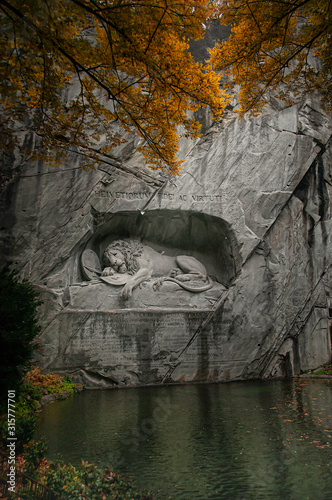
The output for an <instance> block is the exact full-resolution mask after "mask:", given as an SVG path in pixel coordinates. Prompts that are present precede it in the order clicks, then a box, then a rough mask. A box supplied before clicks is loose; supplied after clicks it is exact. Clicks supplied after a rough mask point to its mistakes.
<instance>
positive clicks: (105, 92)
mask: <svg viewBox="0 0 332 500" xmlns="http://www.w3.org/2000/svg"><path fill="white" fill-rule="evenodd" d="M0 4H1V1H0ZM213 9H214V6H213V5H211V2H209V1H208V0H200V1H197V0H167V2H166V1H165V0H145V1H144V2H127V1H126V2H125V1H122V0H121V1H119V0H107V1H106V0H99V1H98V2H88V1H86V0H61V1H60V0H52V1H51V2H47V3H46V2H44V1H42V0H27V1H26V2H25V3H24V4H22V3H21V2H20V1H19V0H10V1H9V2H7V1H6V7H5V8H4V13H5V15H4V16H3V17H2V18H1V20H0V22H1V24H2V26H1V27H2V30H1V31H0V33H1V34H0V36H2V37H3V38H4V41H5V42H6V43H5V44H4V45H3V47H5V48H2V49H0V55H1V60H2V61H4V65H5V70H6V79H5V80H4V83H3V84H2V85H1V87H0V94H1V96H2V98H3V100H4V103H5V106H6V108H7V109H8V117H7V123H8V120H9V121H10V115H11V113H13V115H12V116H14V118H15V120H21V121H22V122H23V121H24V120H25V115H26V113H27V112H28V114H29V116H30V127H31V128H32V129H33V130H34V131H35V133H36V134H37V136H38V137H40V138H41V139H40V140H41V143H40V146H41V149H40V151H42V150H43V151H44V153H45V154H46V156H47V157H48V158H49V159H50V157H51V156H52V155H53V156H54V155H55V156H56V155H57V154H63V150H64V149H66V150H68V149H69V150H75V151H79V152H80V154H83V155H85V156H91V155H92V157H93V161H94V160H96V159H97V157H98V151H103V152H106V151H110V150H111V149H112V148H114V147H116V146H117V145H118V144H119V142H120V141H121V137H120V136H119V134H116V133H115V132H114V131H113V123H114V122H115V121H116V122H117V123H120V124H121V126H122V128H123V130H124V131H126V132H129V131H133V130H134V131H136V133H138V134H139V135H140V136H141V137H142V138H143V139H144V143H143V144H142V145H141V150H142V152H143V154H144V156H145V158H146V159H147V160H148V161H149V162H150V163H151V165H153V168H162V169H164V170H166V171H170V172H172V173H178V171H179V168H180V165H181V162H180V161H179V160H178V159H177V147H178V138H177V135H176V129H177V127H178V126H179V125H182V126H183V127H184V128H186V130H187V133H188V134H189V135H190V136H193V137H197V136H198V124H197V123H194V122H191V121H190V120H188V118H187V116H186V112H187V111H188V110H191V111H195V110H196V109H197V108H198V107H200V106H202V105H204V106H206V105H209V106H211V109H212V111H213V113H214V115H215V117H216V118H219V117H220V116H221V113H222V111H223V109H224V107H225V105H226V104H227V96H226V95H223V93H222V92H220V89H219V78H218V76H217V75H216V74H215V73H214V72H213V71H212V69H211V68H210V67H208V66H201V65H199V64H198V63H195V62H194V60H193V58H192V57H191V55H190V53H189V52H188V40H189V38H190V37H191V38H199V37H202V36H203V34H204V23H205V22H206V20H207V19H208V18H209V16H212V15H213ZM70 82H72V83H71V85H70ZM4 118H5V117H4ZM3 121H4V122H5V121H6V120H3ZM10 135H11V136H12V139H13V141H12V142H15V141H14V139H15V137H14V135H15V134H13V130H12V129H11V127H10V126H9V125H8V127H7V134H6V137H7V138H8V137H10ZM3 137H5V131H4V134H3ZM11 146H13V144H12V145H11ZM9 147H10V145H9V144H8V141H7V139H6V142H5V143H3V148H7V149H9Z"/></svg>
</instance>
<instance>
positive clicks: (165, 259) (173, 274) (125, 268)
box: [101, 240, 213, 299]
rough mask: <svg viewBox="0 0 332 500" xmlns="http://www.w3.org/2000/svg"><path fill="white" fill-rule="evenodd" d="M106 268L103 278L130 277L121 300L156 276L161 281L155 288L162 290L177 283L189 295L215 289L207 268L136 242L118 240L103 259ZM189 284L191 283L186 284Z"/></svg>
mask: <svg viewBox="0 0 332 500" xmlns="http://www.w3.org/2000/svg"><path fill="white" fill-rule="evenodd" d="M103 261H104V265H105V266H106V267H105V268H104V270H103V271H102V273H101V275H102V277H103V276H104V277H105V276H112V275H114V274H115V273H119V274H125V273H127V274H128V275H129V278H128V281H127V283H126V284H125V286H124V287H123V290H122V292H121V296H122V297H123V298H124V299H129V298H130V297H131V295H132V293H133V290H134V288H136V287H137V286H139V285H140V284H141V283H143V282H144V281H147V280H149V279H150V278H152V277H153V276H155V277H159V278H160V279H159V280H157V281H156V282H155V283H154V285H153V288H154V289H155V290H156V289H158V288H159V287H160V286H161V284H162V282H163V281H173V282H174V283H177V284H178V285H180V286H181V287H182V288H183V289H184V290H187V291H189V292H196V293H200V292H204V291H206V290H209V289H210V288H212V287H213V281H212V280H211V278H210V277H208V276H207V272H206V269H205V267H204V266H203V264H201V263H200V262H199V261H198V260H197V259H195V258H194V257H191V256H189V255H177V256H175V257H170V256H168V255H164V253H158V252H156V251H155V250H153V248H151V247H149V246H147V245H143V244H142V243H140V242H139V241H135V240H116V241H113V242H112V243H111V244H110V245H108V247H107V248H106V250H105V252H104V255H103ZM190 281H192V282H193V281H195V282H197V281H198V282H202V285H201V286H190V284H189V282H190ZM186 282H187V283H186Z"/></svg>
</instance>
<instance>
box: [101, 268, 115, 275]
mask: <svg viewBox="0 0 332 500" xmlns="http://www.w3.org/2000/svg"><path fill="white" fill-rule="evenodd" d="M113 274H114V269H112V268H111V267H105V269H104V270H103V271H102V273H101V275H102V276H113Z"/></svg>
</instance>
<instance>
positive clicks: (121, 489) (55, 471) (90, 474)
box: [47, 462, 152, 500]
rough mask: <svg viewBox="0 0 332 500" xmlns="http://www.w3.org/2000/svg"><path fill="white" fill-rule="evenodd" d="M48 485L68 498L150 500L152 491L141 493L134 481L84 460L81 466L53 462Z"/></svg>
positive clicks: (74, 499) (73, 499)
mask: <svg viewBox="0 0 332 500" xmlns="http://www.w3.org/2000/svg"><path fill="white" fill-rule="evenodd" d="M47 486H48V487H49V488H51V489H52V490H53V491H56V492H57V493H59V494H61V498H63V499H64V500H78V499H80V498H81V499H83V498H86V499H87V498H88V499H89V500H100V499H102V498H105V499H107V500H111V499H115V498H116V499H117V500H125V499H126V500H149V499H152V496H151V495H150V494H144V493H139V492H138V491H136V490H135V489H134V488H133V486H132V485H131V484H129V483H128V482H126V481H123V480H122V479H121V478H120V476H118V475H116V474H115V473H114V472H111V471H110V470H108V469H105V470H101V469H98V468H97V467H96V466H94V465H91V464H88V463H87V462H82V465H81V466H80V467H78V468H77V467H74V466H73V465H64V464H53V465H52V468H51V470H50V471H49V473H48V475H47Z"/></svg>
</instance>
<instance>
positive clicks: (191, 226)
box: [0, 99, 332, 387]
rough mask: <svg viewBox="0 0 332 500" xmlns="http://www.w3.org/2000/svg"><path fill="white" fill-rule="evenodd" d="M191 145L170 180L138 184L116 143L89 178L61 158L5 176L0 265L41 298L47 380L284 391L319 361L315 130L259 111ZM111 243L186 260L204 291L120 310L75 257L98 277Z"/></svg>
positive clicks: (325, 217) (320, 122) (323, 122)
mask: <svg viewBox="0 0 332 500" xmlns="http://www.w3.org/2000/svg"><path fill="white" fill-rule="evenodd" d="M204 130H205V133H204V135H203V136H202V137H201V138H200V139H199V140H197V141H189V140H185V139H183V140H182V144H181V155H182V157H183V158H185V163H184V166H183V170H182V175H181V176H180V177H176V178H169V177H165V176H163V175H161V174H158V173H155V172H152V171H150V170H148V169H147V168H146V167H145V166H144V164H143V161H142V158H141V156H140V155H139V154H138V153H137V152H136V146H137V142H138V141H137V139H136V138H135V137H132V136H129V135H128V142H127V143H126V144H125V145H122V146H120V147H119V148H117V149H116V150H115V151H114V154H113V156H112V158H110V157H108V158H104V163H103V164H102V166H101V167H100V168H98V169H96V170H95V171H88V172H85V171H83V170H82V167H81V165H80V163H79V162H80V160H79V157H78V156H77V155H75V154H74V153H73V154H72V156H71V157H70V158H68V160H67V161H66V163H65V164H62V163H59V165H57V166H56V167H53V168H51V167H48V166H47V165H46V164H44V163H42V162H39V163H38V164H37V163H29V162H28V161H26V162H24V161H23V160H22V159H21V158H19V156H13V158H11V159H9V160H7V161H6V162H5V164H4V169H3V172H4V176H5V177H6V179H7V181H8V182H7V184H6V187H5V189H4V190H3V192H2V197H1V208H2V209H1V225H0V227H1V233H0V244H1V260H2V262H1V264H4V263H6V262H11V265H12V266H13V267H15V268H16V269H18V270H19V272H20V274H21V275H22V276H24V277H28V278H29V279H30V280H32V281H33V283H34V284H35V285H36V287H37V288H38V289H39V290H40V293H41V296H42V299H43V301H44V303H43V305H42V306H41V311H40V312H41V318H42V324H43V337H42V340H43V342H44V345H45V349H44V351H43V354H42V355H41V357H40V359H39V362H40V363H41V364H42V365H43V366H44V367H45V368H46V369H48V370H53V371H59V372H62V373H69V374H74V375H76V376H77V378H78V379H80V380H81V381H83V382H84V383H85V384H88V385H91V386H96V385H97V386H101V387H113V386H118V387H120V386H125V385H127V386H128V385H129V386H130V385H144V384H158V383H170V382H176V383H180V382H188V381H204V382H206V381H226V380H239V379H249V378H266V377H280V376H292V375H295V374H299V373H301V371H305V370H308V369H313V368H316V367H317V366H319V365H321V364H323V363H325V362H328V361H329V360H330V357H331V337H330V331H329V324H328V302H329V301H330V297H332V287H331V207H330V200H331V194H332V187H331V186H332V168H331V140H330V132H331V123H330V121H329V119H328V117H327V116H326V115H325V114H324V113H323V112H322V110H321V109H320V107H319V104H318V103H317V102H316V101H315V100H314V99H308V100H307V101H306V102H305V103H298V104H297V105H294V106H291V107H282V106H280V104H278V103H276V102H274V101H273V99H271V103H270V105H269V106H268V107H267V108H266V109H265V111H264V113H263V115H261V116H260V117H258V118H249V117H246V118H244V119H243V120H242V121H238V120H237V119H236V116H235V114H233V112H230V113H229V115H228V116H227V117H226V118H225V119H224V121H223V122H221V123H218V124H212V123H211V122H210V120H209V117H207V119H206V120H205V122H204ZM30 140H31V136H30V135H29V134H28V133H26V132H24V131H22V142H23V141H30ZM120 239H121V240H135V241H140V242H142V243H143V244H144V245H145V246H148V247H149V248H153V249H154V250H156V251H157V252H159V253H162V252H163V253H164V255H165V256H169V257H172V256H173V257H176V256H179V255H190V256H193V257H195V258H196V259H197V260H198V261H200V262H201V263H202V264H203V265H204V266H205V268H206V270H207V273H208V275H209V276H210V279H211V280H213V287H212V288H210V289H209V290H207V291H204V292H202V293H192V292H189V291H187V290H184V289H183V288H181V287H180V286H179V285H178V284H176V283H174V282H171V281H164V282H163V283H159V287H157V289H156V287H155V286H154V285H155V284H156V279H157V278H156V277H155V276H152V278H150V279H149V280H147V281H145V282H143V283H141V285H140V286H139V287H136V288H135V289H134V291H133V294H132V296H131V297H130V298H129V299H127V300H125V299H124V298H123V297H122V296H121V290H122V288H123V286H121V285H120V286H116V285H113V284H108V283H105V282H104V281H102V280H101V279H100V275H99V274H98V272H95V271H96V269H94V270H92V274H91V275H90V274H89V273H90V271H89V270H88V271H87V269H88V268H89V266H90V264H91V263H90V264H86V262H85V261H84V259H83V260H82V253H83V251H84V250H90V251H91V252H90V255H92V256H95V257H94V258H95V259H96V262H95V263H94V261H93V262H92V264H91V265H92V267H93V265H99V262H101V263H102V254H103V252H104V250H105V248H106V247H107V245H108V244H109V243H111V242H112V241H114V240H120ZM85 255H86V254H85ZM101 267H102V264H101Z"/></svg>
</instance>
